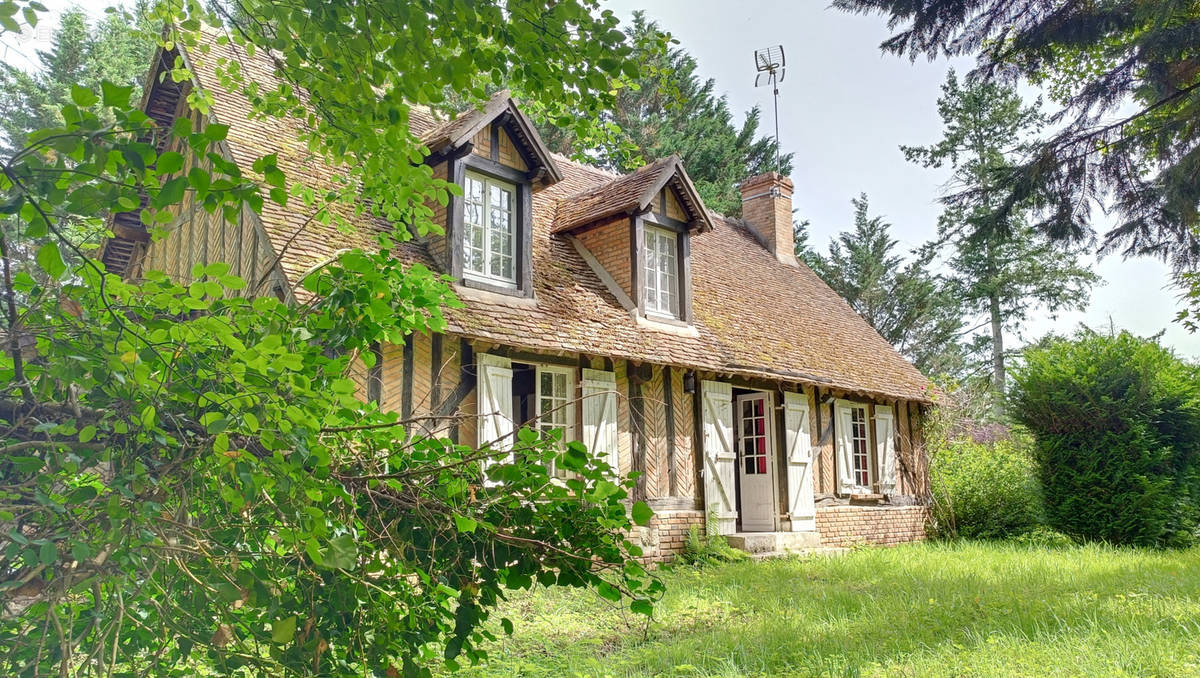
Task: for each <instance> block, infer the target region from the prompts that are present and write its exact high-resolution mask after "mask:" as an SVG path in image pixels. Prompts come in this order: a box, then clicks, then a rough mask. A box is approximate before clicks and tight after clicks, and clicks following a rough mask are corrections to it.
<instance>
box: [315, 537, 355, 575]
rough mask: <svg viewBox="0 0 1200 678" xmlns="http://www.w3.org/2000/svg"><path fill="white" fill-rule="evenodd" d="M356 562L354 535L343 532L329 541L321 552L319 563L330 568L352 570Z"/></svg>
mask: <svg viewBox="0 0 1200 678" xmlns="http://www.w3.org/2000/svg"><path fill="white" fill-rule="evenodd" d="M357 564H358V545H357V544H355V543H354V537H351V536H350V535H348V534H343V535H341V536H340V537H334V538H333V539H331V540H330V541H329V546H328V547H326V549H325V551H324V552H322V553H321V565H322V566H324V567H328V568H329V569H331V570H352V569H354V566H355V565H357Z"/></svg>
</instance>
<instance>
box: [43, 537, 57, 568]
mask: <svg viewBox="0 0 1200 678" xmlns="http://www.w3.org/2000/svg"><path fill="white" fill-rule="evenodd" d="M38 562H40V563H41V564H42V565H46V566H50V565H53V564H54V563H57V562H58V544H55V543H54V542H52V541H48V542H46V543H45V544H42V547H41V548H40V549H38Z"/></svg>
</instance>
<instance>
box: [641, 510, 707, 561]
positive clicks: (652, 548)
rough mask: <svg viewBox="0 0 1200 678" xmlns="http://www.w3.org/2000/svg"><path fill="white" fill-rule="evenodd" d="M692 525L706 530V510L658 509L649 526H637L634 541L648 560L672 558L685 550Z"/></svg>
mask: <svg viewBox="0 0 1200 678" xmlns="http://www.w3.org/2000/svg"><path fill="white" fill-rule="evenodd" d="M692 525H696V526H698V527H699V528H700V531H701V532H703V531H704V511H697V510H673V511H656V512H655V513H654V517H653V518H651V519H650V524H649V525H648V526H646V527H638V528H635V530H634V534H633V536H634V539H633V540H632V541H633V542H634V543H635V544H638V545H639V546H641V547H642V551H643V553H642V556H643V557H644V558H645V559H646V560H647V561H657V562H662V561H666V560H670V559H672V558H674V557H675V556H676V555H678V554H679V553H682V552H683V545H684V543H685V542H686V541H687V535H688V530H689V529H690V528H691V526H692Z"/></svg>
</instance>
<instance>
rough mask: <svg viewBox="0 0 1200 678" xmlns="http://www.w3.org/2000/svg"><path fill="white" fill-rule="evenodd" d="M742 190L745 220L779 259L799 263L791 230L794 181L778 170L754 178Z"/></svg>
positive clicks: (740, 187) (788, 262)
mask: <svg viewBox="0 0 1200 678" xmlns="http://www.w3.org/2000/svg"><path fill="white" fill-rule="evenodd" d="M738 188H739V189H740V190H741V192H742V219H744V220H745V221H746V223H748V224H750V226H752V227H753V228H754V230H755V231H757V232H758V234H759V236H761V237H762V239H763V241H764V242H765V243H766V244H767V249H768V250H770V251H771V253H772V254H774V255H775V258H776V259H778V260H779V261H780V262H782V263H785V264H787V265H789V266H799V265H800V264H799V263H798V262H797V261H796V238H795V234H794V232H793V231H792V188H793V185H792V180H791V179H789V178H787V177H785V176H783V175H782V174H779V173H778V172H767V173H766V174H760V175H758V176H755V177H751V178H749V179H747V180H745V181H743V182H742V184H741V185H740V186H739V187H738Z"/></svg>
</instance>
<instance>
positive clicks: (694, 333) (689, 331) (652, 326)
mask: <svg viewBox="0 0 1200 678" xmlns="http://www.w3.org/2000/svg"><path fill="white" fill-rule="evenodd" d="M635 317H636V318H637V324H638V327H644V328H646V329H649V330H657V331H659V332H666V333H668V334H675V335H678V336H681V337H698V336H700V331H699V330H697V329H696V327H695V325H689V324H688V323H686V322H684V321H682V320H679V319H676V318H669V317H665V316H644V315H637V316H635Z"/></svg>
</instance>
